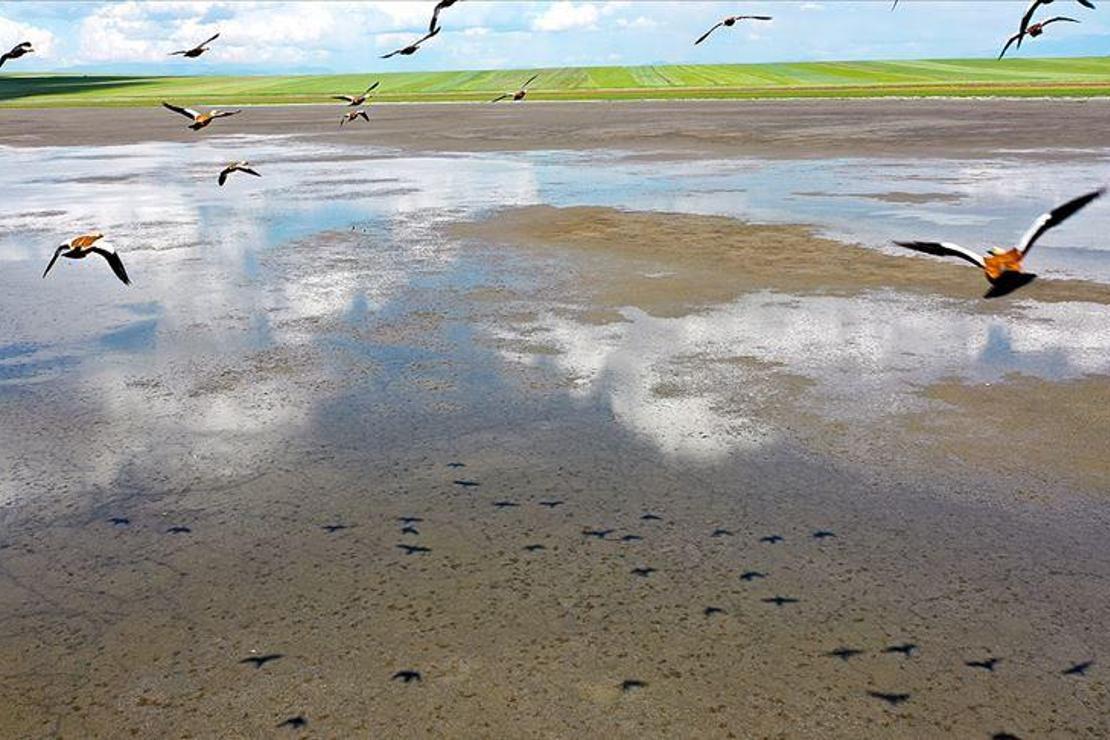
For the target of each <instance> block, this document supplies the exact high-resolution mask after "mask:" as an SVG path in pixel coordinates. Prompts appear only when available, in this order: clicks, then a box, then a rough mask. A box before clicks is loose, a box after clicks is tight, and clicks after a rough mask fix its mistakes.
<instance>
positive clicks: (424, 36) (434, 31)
mask: <svg viewBox="0 0 1110 740" xmlns="http://www.w3.org/2000/svg"><path fill="white" fill-rule="evenodd" d="M439 31H440V29H439V26H436V27H435V28H433V29H432V30H431V31H428V33H426V34H424V35H423V36H421V37H420V40H419V41H417V42H416V43H415V44H413V46H420V45H421V44H423V43H424V42H425V41H427V40H428V39H430V38H431V37H432V36H435V35H436V34H437V33H439Z"/></svg>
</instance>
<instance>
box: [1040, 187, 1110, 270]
mask: <svg viewBox="0 0 1110 740" xmlns="http://www.w3.org/2000/svg"><path fill="white" fill-rule="evenodd" d="M1105 192H1106V188H1099V189H1098V190H1095V191H1093V192H1090V193H1087V194H1086V195H1081V196H1079V197H1078V198H1076V199H1075V200H1069V201H1068V202H1067V203H1065V204H1064V205H1062V206H1060V207H1059V208H1055V209H1053V210H1051V211H1049V212H1048V213H1046V214H1044V215H1042V216H1041V217H1040V218H1038V219H1037V220H1036V221H1034V222H1033V225H1032V226H1030V227H1029V230H1028V231H1026V232H1025V235H1024V236H1023V237H1021V242H1020V243H1018V251H1019V252H1021V254H1022V256H1023V257H1024V256H1025V254H1026V253H1027V252H1028V251H1029V250H1030V249H1032V248H1033V245H1034V244H1036V242H1037V240H1038V239H1040V238H1041V235H1042V234H1044V233H1045V232H1046V231H1048V230H1049V229H1051V228H1053V227H1055V226H1059V225H1060V224H1062V223H1064V221H1067V220H1068V219H1069V218H1071V217H1072V216H1073V215H1074V214H1076V213H1077V212H1078V211H1080V210H1081V209H1083V208H1084V207H1085V206H1086V205H1087V204H1088V203H1090V202H1091V201H1093V200H1096V199H1097V198H1099V197H1101V196H1102V195H1103V194H1104V193H1105Z"/></svg>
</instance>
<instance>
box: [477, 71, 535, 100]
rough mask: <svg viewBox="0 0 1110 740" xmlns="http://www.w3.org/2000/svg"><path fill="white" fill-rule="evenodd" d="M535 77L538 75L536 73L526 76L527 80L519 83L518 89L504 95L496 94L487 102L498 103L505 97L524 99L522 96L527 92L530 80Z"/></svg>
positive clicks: (533, 79)
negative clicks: (521, 83)
mask: <svg viewBox="0 0 1110 740" xmlns="http://www.w3.org/2000/svg"><path fill="white" fill-rule="evenodd" d="M537 77H539V75H538V74H534V75H532V76H531V77H529V78H528V81H527V82H525V83H524V84H523V85H521V86H520V89H519V90H517V91H516V92H514V93H505V94H504V95H498V96H497V97H496V98H494V99H493V100H491V101H489V102H491V103H499V102H501V101H502V100H504V99H505V98H512V99H513V100H514V101H515V100H524V96H525V95H527V94H528V86H529V85H531V84H532V82H534V81H535V79H536V78H537Z"/></svg>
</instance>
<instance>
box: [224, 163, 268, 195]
mask: <svg viewBox="0 0 1110 740" xmlns="http://www.w3.org/2000/svg"><path fill="white" fill-rule="evenodd" d="M232 172H244V173H246V174H248V175H254V176H255V177H262V175H260V174H259V173H257V172H255V171H254V170H253V169H251V163H250V162H248V161H246V160H242V161H240V162H232V163H231V164H229V165H227V166H226V167H224V168H223V169H222V170H220V178H219V183H220V187H221V188H222V187H223V186H224V183H225V182H227V176H228V175H230V174H231V173H232Z"/></svg>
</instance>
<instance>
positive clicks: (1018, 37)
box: [998, 15, 1079, 59]
mask: <svg viewBox="0 0 1110 740" xmlns="http://www.w3.org/2000/svg"><path fill="white" fill-rule="evenodd" d="M1060 21H1066V22H1068V23H1079V21H1077V20H1076V19H1075V18H1068V17H1067V16H1063V15H1058V16H1056V17H1054V18H1049V19H1048V20H1046V21H1041V22H1040V23H1034V24H1033V25H1031V26H1029V28H1026V29H1025V30H1024V31H1018V32H1017V33H1015V34H1014V35H1013V36H1011V37H1010V38H1009V40H1007V41H1006V45H1005V46H1003V47H1002V51H1001V52H1000V53H999V55H998V58H999V59H1001V58H1002V57H1004V56H1006V52H1007V51H1009V50H1010V47H1011V46H1013V44H1014V42H1015V41H1016V42H1017V43H1018V48H1021V41H1022V39H1024V38H1025V37H1026V36H1029V37H1030V38H1034V39H1035V38H1037V37H1038V36H1040V35H1041V34H1042V33H1044V29H1045V26H1047V25H1049V24H1050V23H1059V22H1060Z"/></svg>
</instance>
